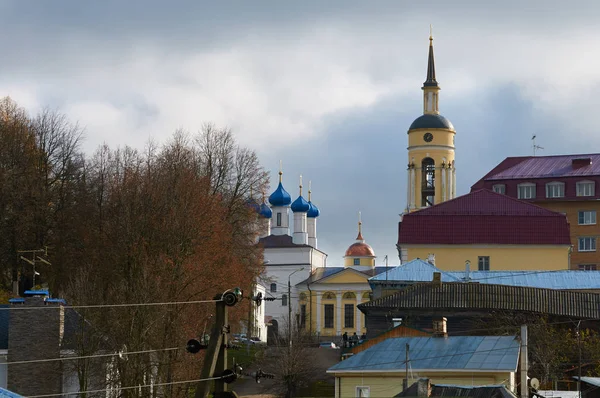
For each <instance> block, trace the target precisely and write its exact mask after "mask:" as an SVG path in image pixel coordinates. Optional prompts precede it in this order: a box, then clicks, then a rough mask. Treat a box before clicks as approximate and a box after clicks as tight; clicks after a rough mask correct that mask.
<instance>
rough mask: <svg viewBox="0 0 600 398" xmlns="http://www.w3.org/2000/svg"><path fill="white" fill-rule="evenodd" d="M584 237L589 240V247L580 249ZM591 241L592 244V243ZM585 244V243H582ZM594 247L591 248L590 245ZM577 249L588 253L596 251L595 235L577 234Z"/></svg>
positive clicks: (584, 239)
mask: <svg viewBox="0 0 600 398" xmlns="http://www.w3.org/2000/svg"><path fill="white" fill-rule="evenodd" d="M586 239H589V240H590V249H584V250H581V243H582V242H585V241H586ZM592 242H593V244H592ZM583 246H585V244H584V245H583ZM592 246H593V247H594V248H593V249H592V248H591V247H592ZM577 251H578V252H581V253H590V252H595V251H596V237H595V236H579V237H577Z"/></svg>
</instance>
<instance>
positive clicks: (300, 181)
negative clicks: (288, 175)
mask: <svg viewBox="0 0 600 398" xmlns="http://www.w3.org/2000/svg"><path fill="white" fill-rule="evenodd" d="M300 196H302V174H300Z"/></svg>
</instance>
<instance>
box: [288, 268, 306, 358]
mask: <svg viewBox="0 0 600 398" xmlns="http://www.w3.org/2000/svg"><path fill="white" fill-rule="evenodd" d="M302 270H304V267H302V268H298V269H297V270H295V271H294V272H292V273H291V274H289V275H288V302H287V305H288V347H289V348H292V283H291V277H292V275H294V274H295V273H296V272H299V271H302Z"/></svg>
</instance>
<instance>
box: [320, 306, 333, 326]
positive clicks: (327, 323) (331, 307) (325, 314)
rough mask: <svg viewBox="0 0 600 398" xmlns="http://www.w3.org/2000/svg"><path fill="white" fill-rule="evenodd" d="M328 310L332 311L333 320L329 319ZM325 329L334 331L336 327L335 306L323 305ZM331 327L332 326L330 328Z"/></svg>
mask: <svg viewBox="0 0 600 398" xmlns="http://www.w3.org/2000/svg"><path fill="white" fill-rule="evenodd" d="M328 309H329V310H331V311H329V312H331V319H329V322H327V321H328V319H327V312H328ZM323 325H324V326H323V328H324V329H333V328H334V327H335V306H334V305H333V304H323ZM328 325H331V326H328Z"/></svg>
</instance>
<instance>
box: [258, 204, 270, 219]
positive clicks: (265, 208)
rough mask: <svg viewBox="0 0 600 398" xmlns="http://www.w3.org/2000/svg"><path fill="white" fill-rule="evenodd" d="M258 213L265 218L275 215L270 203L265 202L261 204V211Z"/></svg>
mask: <svg viewBox="0 0 600 398" xmlns="http://www.w3.org/2000/svg"><path fill="white" fill-rule="evenodd" d="M258 214H260V215H261V216H262V217H264V218H271V217H273V211H272V210H271V208H270V207H269V205H267V204H266V203H264V202H263V204H261V205H260V211H259V212H258Z"/></svg>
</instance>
